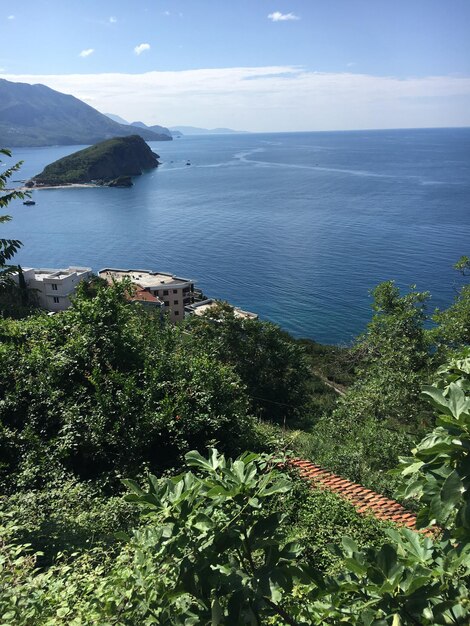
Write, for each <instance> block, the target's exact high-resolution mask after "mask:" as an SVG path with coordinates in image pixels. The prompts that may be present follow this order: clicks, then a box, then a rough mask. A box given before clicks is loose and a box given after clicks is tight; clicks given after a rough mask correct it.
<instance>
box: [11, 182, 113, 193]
mask: <svg viewBox="0 0 470 626" xmlns="http://www.w3.org/2000/svg"><path fill="white" fill-rule="evenodd" d="M87 187H90V188H92V189H94V188H96V187H106V185H97V184H96V183H69V184H64V185H40V186H38V187H25V186H24V185H23V187H16V188H14V189H5V191H8V192H11V191H21V192H22V193H25V192H28V191H40V190H41V189H70V188H74V189H82V188H87Z"/></svg>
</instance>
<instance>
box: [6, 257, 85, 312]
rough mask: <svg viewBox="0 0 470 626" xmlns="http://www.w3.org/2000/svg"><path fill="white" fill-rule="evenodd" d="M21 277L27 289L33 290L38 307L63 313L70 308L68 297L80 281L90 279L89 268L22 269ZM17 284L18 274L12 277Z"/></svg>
mask: <svg viewBox="0 0 470 626" xmlns="http://www.w3.org/2000/svg"><path fill="white" fill-rule="evenodd" d="M23 275H24V279H25V282H26V286H27V287H28V289H34V290H35V292H36V294H37V297H38V301H39V306H40V307H42V308H43V309H46V310H47V311H64V310H65V309H68V307H69V306H70V297H71V296H72V295H73V293H74V292H75V289H76V287H77V285H78V283H79V282H80V281H81V280H87V279H88V278H91V276H92V271H91V267H68V268H67V269H61V270H55V269H36V268H31V267H28V268H24V269H23ZM13 279H14V280H15V281H16V282H18V274H14V275H13Z"/></svg>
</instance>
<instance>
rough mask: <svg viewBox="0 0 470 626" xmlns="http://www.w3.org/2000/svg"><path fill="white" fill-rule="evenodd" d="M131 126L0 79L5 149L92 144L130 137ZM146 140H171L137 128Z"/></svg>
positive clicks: (44, 90)
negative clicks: (120, 137)
mask: <svg viewBox="0 0 470 626" xmlns="http://www.w3.org/2000/svg"><path fill="white" fill-rule="evenodd" d="M135 133H136V129H135V127H129V126H126V125H123V124H119V123H117V122H114V121H113V120H111V119H110V118H108V117H107V116H106V115H104V114H103V113H100V112H99V111H97V110H96V109H94V108H93V107H91V106H90V105H88V104H86V103H85V102H82V101H81V100H79V99H78V98H75V96H72V95H69V94H64V93H61V92H59V91H56V90H54V89H51V88H50V87H47V86H46V85H42V84H35V85H31V84H29V83H14V82H11V81H8V80H6V79H0V144H1V145H3V146H7V147H25V146H28V147H36V146H50V145H76V144H95V143H97V142H99V141H103V140H106V139H111V138H112V137H117V136H123V135H124V136H126V135H133V134H135ZM138 134H139V135H140V136H141V137H142V139H145V140H147V141H171V136H168V134H163V133H158V132H154V131H152V130H150V129H144V128H139V132H138Z"/></svg>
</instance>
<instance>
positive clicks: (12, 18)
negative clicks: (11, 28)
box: [7, 15, 15, 20]
mask: <svg viewBox="0 0 470 626" xmlns="http://www.w3.org/2000/svg"><path fill="white" fill-rule="evenodd" d="M14 19H15V16H14V15H9V16H8V17H7V20H14Z"/></svg>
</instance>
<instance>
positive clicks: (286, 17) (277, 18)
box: [268, 11, 300, 22]
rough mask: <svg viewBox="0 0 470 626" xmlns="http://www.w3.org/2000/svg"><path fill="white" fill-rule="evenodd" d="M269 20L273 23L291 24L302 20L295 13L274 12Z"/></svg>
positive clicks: (269, 16)
mask: <svg viewBox="0 0 470 626" xmlns="http://www.w3.org/2000/svg"><path fill="white" fill-rule="evenodd" d="M268 19H269V20H272V21H273V22H291V21H293V20H300V17H299V16H298V15H294V13H281V12H280V11H274V13H270V14H269V15H268Z"/></svg>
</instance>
